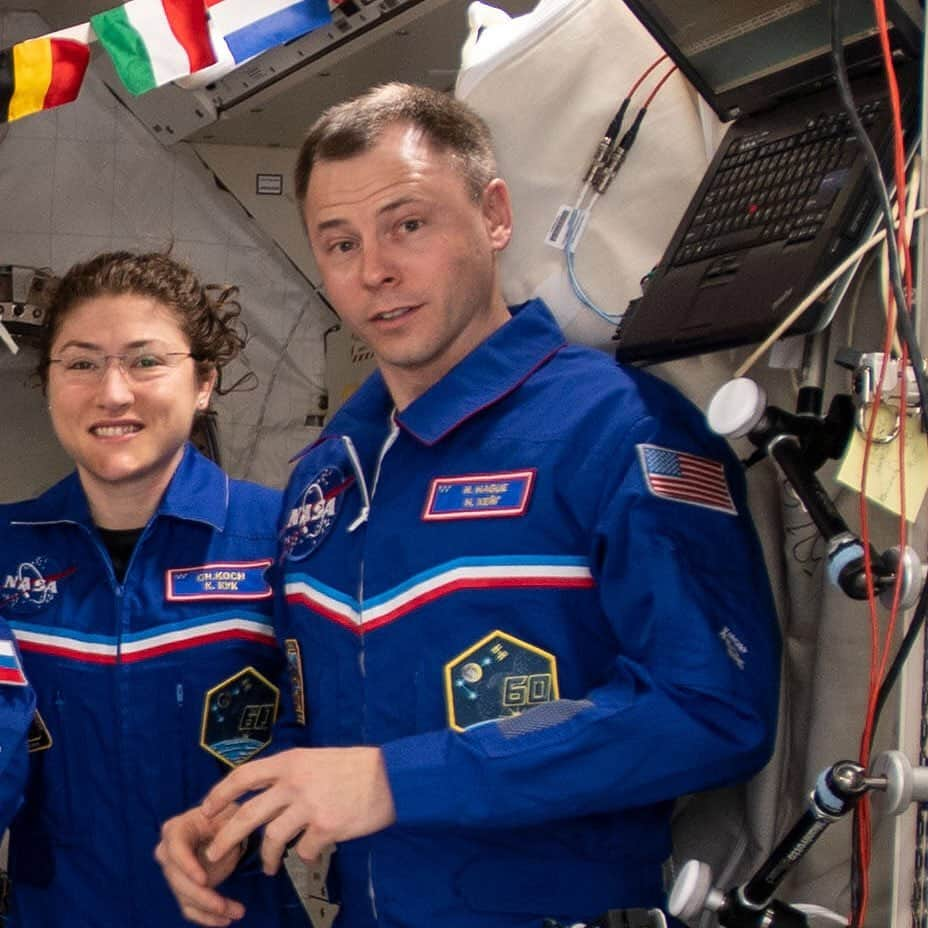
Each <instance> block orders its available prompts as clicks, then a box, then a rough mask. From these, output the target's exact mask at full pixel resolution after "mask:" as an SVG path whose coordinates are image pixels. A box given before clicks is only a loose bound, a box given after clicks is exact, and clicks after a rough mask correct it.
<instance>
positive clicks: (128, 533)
mask: <svg viewBox="0 0 928 928" xmlns="http://www.w3.org/2000/svg"><path fill="white" fill-rule="evenodd" d="M97 531H98V532H99V533H100V537H101V538H102V539H103V544H105V545H106V550H107V551H109V554H110V560H111V561H112V562H113V573H115V574H116V579H117V580H118V581H119V582H120V583H122V581H123V580H124V579H125V576H126V568H127V567H128V566H129V559H130V558H131V557H132V552H133V551H134V550H135V543H136V542H137V541H138V540H139V537H140V536H141V534H142V532H143V531H144V529H141V528H100V526H99V525H98V526H97Z"/></svg>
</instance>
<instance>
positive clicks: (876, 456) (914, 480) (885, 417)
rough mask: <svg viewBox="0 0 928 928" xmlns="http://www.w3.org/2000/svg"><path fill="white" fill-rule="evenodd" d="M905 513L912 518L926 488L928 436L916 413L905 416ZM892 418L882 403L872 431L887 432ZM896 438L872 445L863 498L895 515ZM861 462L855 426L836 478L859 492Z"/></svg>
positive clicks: (893, 414) (897, 501)
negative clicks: (865, 497)
mask: <svg viewBox="0 0 928 928" xmlns="http://www.w3.org/2000/svg"><path fill="white" fill-rule="evenodd" d="M904 418H905V513H906V518H907V519H908V520H909V521H910V522H911V521H913V520H914V519H915V516H916V515H917V514H918V511H919V509H921V505H922V501H923V500H924V498H925V493H926V491H928V436H926V435H925V433H924V432H923V431H922V429H921V423H920V421H919V417H918V416H905V417H904ZM895 420H896V410H895V408H894V407H890V406H883V407H881V408H880V411H879V413H878V415H877V423H876V429H875V434H876V435H877V436H879V435H887V434H890V432H891V431H892V429H893V426H894V425H895ZM899 441H900V436H897V437H896V438H895V439H893V441H891V442H887V443H886V444H885V445H877V444H875V445H873V447H872V448H871V449H870V460H869V462H868V469H867V499H869V500H871V501H872V502H874V503H876V504H877V505H878V506H882V507H883V508H884V509H888V510H889V511H890V512H892V513H895V514H896V515H897V516H898V515H901V512H902V507H901V502H900V495H899ZM863 463H864V436H863V435H861V434H860V432H859V431H858V430H857V429H854V432H853V434H852V436H851V440H850V442H849V443H848V448H847V451H846V452H845V455H844V460H842V461H841V466H840V467H839V468H838V474H837V479H838V481H839V482H841V483H843V484H844V485H845V486H847V487H850V488H851V489H852V490H856V491H857V492H858V493H859V492H860V486H861V470H862V468H863Z"/></svg>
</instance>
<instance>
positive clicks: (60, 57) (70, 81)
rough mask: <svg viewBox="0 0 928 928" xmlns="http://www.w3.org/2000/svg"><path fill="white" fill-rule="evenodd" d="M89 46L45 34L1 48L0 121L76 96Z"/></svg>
mask: <svg viewBox="0 0 928 928" xmlns="http://www.w3.org/2000/svg"><path fill="white" fill-rule="evenodd" d="M89 60H90V48H89V46H88V45H87V44H86V43H84V42H76V41H74V40H72V39H66V38H55V37H54V36H44V37H42V38H41V39H29V40H28V41H27V42H20V43H18V44H17V45H14V46H13V47H12V48H7V49H4V50H3V51H0V122H12V121H13V120H14V119H20V118H21V117H23V116H31V115H32V114H33V113H38V112H39V111H40V110H48V109H51V108H52V107H53V106H61V104H62V103H71V102H72V101H73V100H76V99H77V95H78V94H79V93H80V89H81V84H82V83H83V80H84V72H85V71H86V70H87V62H88V61H89Z"/></svg>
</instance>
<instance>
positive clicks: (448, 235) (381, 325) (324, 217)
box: [304, 124, 511, 408]
mask: <svg viewBox="0 0 928 928" xmlns="http://www.w3.org/2000/svg"><path fill="white" fill-rule="evenodd" d="M304 216H305V219H306V228H307V230H308V233H309V242H310V245H311V246H312V250H313V254H314V256H315V258H316V263H317V264H318V266H319V270H320V272H321V274H322V280H323V283H324V285H325V290H326V293H327V295H328V297H329V299H330V300H331V301H332V304H333V305H334V307H335V310H336V312H337V313H338V314H339V316H340V317H341V319H342V320H343V321H344V322H345V323H346V324H347V325H348V326H349V327H350V328H351V329H352V330H353V331H354V332H355V333H356V334H357V335H358V336H359V337H360V338H361V339H363V340H364V341H365V342H366V343H367V344H368V345H369V346H370V348H371V350H372V351H373V352H374V355H375V357H376V359H377V362H378V365H379V366H380V369H381V371H382V372H383V375H384V379H385V380H386V383H387V385H388V387H389V388H390V390H391V392H392V394H393V397H394V400H395V401H396V402H397V405H398V406H400V408H402V407H403V406H405V405H408V403H409V402H411V401H412V400H413V399H415V398H416V397H417V396H419V395H420V394H421V393H422V392H424V391H425V390H426V389H428V387H429V386H431V385H432V384H433V383H435V382H436V381H437V380H439V379H440V378H441V377H442V376H444V374H445V373H447V371H448V370H450V369H451V368H452V367H453V366H454V365H455V364H457V362H458V361H460V360H461V359H462V358H464V357H465V356H466V355H467V354H468V353H469V352H470V351H471V350H472V349H473V348H474V347H476V346H477V345H478V344H479V343H480V342H482V341H483V340H484V339H485V338H486V337H487V336H488V335H489V334H490V333H491V332H493V331H494V330H495V329H497V328H498V327H499V326H500V325H502V324H503V323H504V322H506V320H508V318H509V313H508V310H507V309H506V306H505V303H504V301H503V299H502V296H501V294H500V292H499V288H498V284H497V275H496V252H497V251H500V250H501V249H502V248H504V247H505V246H506V244H507V243H508V241H509V237H510V232H511V210H510V205H509V196H508V192H507V190H506V187H505V185H504V184H503V182H502V181H499V180H496V181H493V182H491V183H490V184H489V185H488V186H487V188H486V189H485V190H484V192H483V194H482V197H481V198H480V200H479V201H478V200H475V198H474V197H473V194H472V192H471V190H470V189H469V187H468V185H467V183H466V181H465V179H464V177H463V175H462V174H461V172H460V170H459V169H458V168H457V167H456V165H455V162H454V159H453V157H452V156H451V155H450V154H449V153H447V152H443V151H438V150H436V149H435V148H433V147H432V145H431V144H430V143H429V142H428V141H427V140H426V139H425V138H424V137H423V136H422V134H421V132H420V131H419V130H417V129H415V128H413V127H412V126H409V125H405V124H398V125H396V126H392V127H390V128H388V129H387V130H386V131H385V132H384V134H383V135H382V137H381V139H380V141H379V142H378V144H377V145H376V146H375V147H374V148H373V149H371V150H370V151H368V152H365V153H363V154H360V155H356V156H354V157H352V158H347V159H344V160H340V161H320V162H317V163H316V164H315V165H314V166H313V169H312V173H311V174H310V179H309V187H308V190H307V193H306V202H305V203H304Z"/></svg>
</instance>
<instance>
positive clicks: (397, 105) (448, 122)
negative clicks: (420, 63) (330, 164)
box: [294, 82, 496, 204]
mask: <svg viewBox="0 0 928 928" xmlns="http://www.w3.org/2000/svg"><path fill="white" fill-rule="evenodd" d="M398 123H399V124H406V123H408V124H410V125H412V126H415V127H416V128H418V129H420V130H421V131H422V133H423V135H424V136H425V137H426V138H427V139H428V140H429V142H430V143H431V144H432V145H433V146H435V147H436V148H437V149H439V150H441V151H447V152H450V153H451V155H452V156H453V158H454V160H455V162H456V163H457V164H458V166H459V168H460V171H461V174H462V176H463V177H464V180H465V181H466V182H467V185H468V186H469V187H470V190H471V192H472V193H473V195H474V198H475V199H479V198H480V196H481V194H482V193H483V191H484V188H485V187H486V185H487V184H488V183H489V182H490V181H491V180H493V178H494V177H496V157H495V156H494V154H493V143H492V139H491V138H490V130H489V129H488V128H487V125H486V123H485V122H484V121H483V120H482V119H481V118H480V117H479V116H478V115H477V114H476V113H475V112H474V111H473V110H472V109H471V108H470V107H469V106H466V105H465V104H464V103H461V102H460V101H459V100H456V99H455V98H454V97H452V96H450V95H449V94H446V93H442V92H440V91H438V90H432V89H431V88H429V87H420V86H416V85H413V84H400V83H396V82H394V83H390V84H381V85H379V86H377V87H373V88H371V89H370V90H368V91H366V92H365V93H363V94H361V95H360V96H358V97H355V98H354V99H352V100H346V101H344V102H343V103H337V104H335V105H334V106H331V107H329V109H327V110H326V111H325V112H324V113H323V114H322V115H321V116H320V117H319V118H318V119H317V120H316V121H315V122H314V123H313V125H312V126H311V127H310V129H309V132H308V133H307V135H306V139H305V140H304V142H303V145H302V147H301V148H300V153H299V155H298V156H297V161H296V168H295V169H294V187H295V189H296V195H297V202H298V203H300V204H302V203H303V201H304V200H305V199H306V190H307V188H308V187H309V175H310V174H311V173H312V169H313V165H314V164H316V162H318V161H340V160H342V159H345V158H351V157H353V156H355V155H360V154H363V153H364V152H367V151H370V150H371V149H372V148H374V146H375V145H376V144H377V142H378V141H379V140H380V137H381V135H382V134H383V132H384V130H385V129H387V128H389V127H390V126H393V125H396V124H398Z"/></svg>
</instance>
